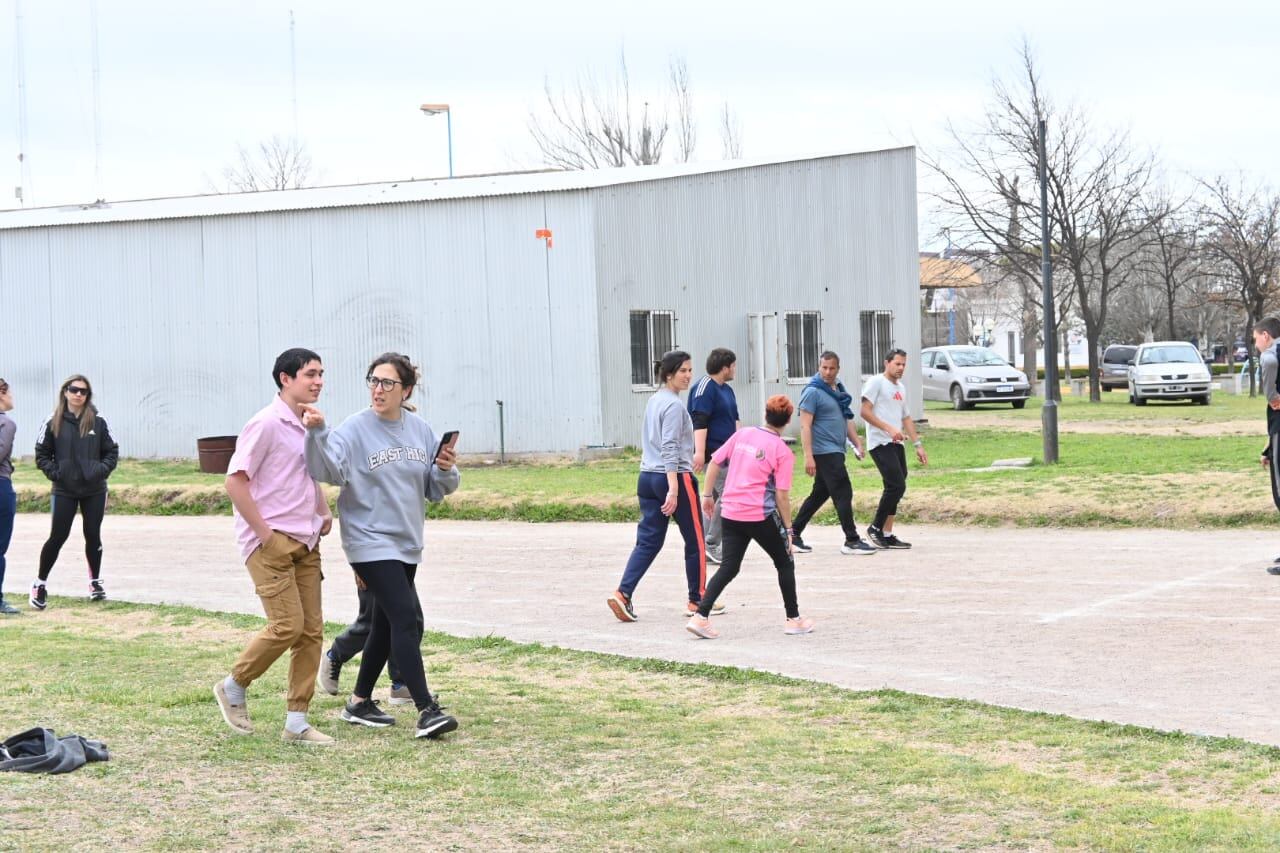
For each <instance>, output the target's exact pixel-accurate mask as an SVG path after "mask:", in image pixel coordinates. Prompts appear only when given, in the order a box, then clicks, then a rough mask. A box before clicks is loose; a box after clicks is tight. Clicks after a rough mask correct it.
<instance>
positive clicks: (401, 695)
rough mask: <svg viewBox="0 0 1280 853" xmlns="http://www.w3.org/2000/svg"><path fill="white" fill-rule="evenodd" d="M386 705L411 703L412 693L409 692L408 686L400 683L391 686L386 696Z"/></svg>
mask: <svg viewBox="0 0 1280 853" xmlns="http://www.w3.org/2000/svg"><path fill="white" fill-rule="evenodd" d="M387 704H388V705H412V704H413V694H412V693H410V692H409V688H408V687H405V686H404V685H403V684H401V685H400V686H399V687H392V688H391V692H390V694H389V695H388V697H387Z"/></svg>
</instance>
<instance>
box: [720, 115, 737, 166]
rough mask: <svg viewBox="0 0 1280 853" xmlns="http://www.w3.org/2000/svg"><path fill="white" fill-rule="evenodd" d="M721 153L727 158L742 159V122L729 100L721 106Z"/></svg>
mask: <svg viewBox="0 0 1280 853" xmlns="http://www.w3.org/2000/svg"><path fill="white" fill-rule="evenodd" d="M720 153H721V156H722V157H723V158H724V159H725V160H741V159H742V122H740V121H739V120H738V114H737V113H736V112H734V110H732V109H730V107H729V102H728V101H726V102H725V103H724V104H723V106H721V108H720Z"/></svg>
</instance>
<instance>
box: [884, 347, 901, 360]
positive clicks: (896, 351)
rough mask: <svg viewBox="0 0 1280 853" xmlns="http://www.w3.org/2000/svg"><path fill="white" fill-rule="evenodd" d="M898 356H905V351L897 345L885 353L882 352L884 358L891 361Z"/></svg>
mask: <svg viewBox="0 0 1280 853" xmlns="http://www.w3.org/2000/svg"><path fill="white" fill-rule="evenodd" d="M898 356H902V357H903V358H906V357H907V351H906V350H904V349H898V348H897V347H894V348H893V349H891V350H889V351H888V352H887V353H885V354H884V360H885V361H893V360H894V359H895V358H897V357H898Z"/></svg>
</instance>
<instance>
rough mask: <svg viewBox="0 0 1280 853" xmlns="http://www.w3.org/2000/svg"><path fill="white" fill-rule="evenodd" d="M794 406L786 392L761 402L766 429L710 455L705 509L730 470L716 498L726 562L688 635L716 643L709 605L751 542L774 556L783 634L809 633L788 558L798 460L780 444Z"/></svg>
mask: <svg viewBox="0 0 1280 853" xmlns="http://www.w3.org/2000/svg"><path fill="white" fill-rule="evenodd" d="M794 411H795V406H794V405H792V403H791V400H790V399H788V398H787V396H786V395H785V394H778V395H776V396H773V397H770V398H769V399H768V400H767V401H766V402H765V412H764V419H765V424H766V426H763V427H747V428H746V429H740V430H738V431H737V432H735V433H734V434H733V435H732V436H731V437H730V438H729V440H728V441H726V442H725V443H724V444H723V445H721V447H720V449H719V450H717V451H716V452H715V454H714V455H713V456H712V457H711V464H710V465H709V466H708V467H707V476H706V480H705V481H704V483H705V485H704V486H703V488H702V501H703V508H704V509H705V510H707V511H708V512H710V510H711V509H712V508H714V506H713V505H714V503H715V495H714V494H713V492H712V489H713V487H714V483H715V481H716V473H717V470H718V469H719V468H721V467H723V466H725V465H727V466H729V475H728V477H726V479H725V483H724V491H723V493H721V495H720V511H721V514H722V521H723V539H722V540H721V541H722V542H723V550H722V552H721V556H722V557H723V558H724V559H723V562H721V563H720V568H719V570H717V571H716V573H715V576H714V577H712V578H711V580H710V581H708V582H707V589H706V592H705V593H703V595H702V601H701V602H700V603H699V605H698V610H697V612H696V613H694V614H692V615H691V616H690V617H689V624H688V625H686V626H685V627H686V628H687V629H688V631H689V633H691V634H693V635H694V636H697V637H702V638H703V639H705V640H714V639H715V638H716V637H718V636H720V632H719V631H717V630H716V629H715V628H713V627H711V619H710V616H711V605H712V602H714V601H716V599H718V598H719V597H720V593H722V592H724V588H725V587H726V586H728V584H729V582H730V581H731V580H733V579H734V578H735V577H737V576H738V570H739V568H740V567H741V566H742V558H743V556H744V555H745V554H746V553H747V546H748V545H749V544H751V542H752V541H755V542H756V543H757V544H758V545H759V546H760V547H761V548H763V549H764V550H765V553H767V554H768V555H769V556H770V557H772V558H773V565H774V567H775V568H776V569H777V570H778V588H779V589H780V590H781V591H782V605H783V608H784V609H785V610H786V621H785V622H784V623H783V628H782V630H783V633H786V634H808V633H809V632H810V631H812V630H813V620H812V619H806V618H804V617H802V616H801V615H800V605H799V604H798V603H797V602H796V569H795V561H794V560H793V559H792V556H791V529H790V528H791V474H792V470H793V469H794V468H795V464H796V457H795V454H794V453H792V452H791V448H790V447H788V446H787V445H786V442H784V441H783V440H782V436H781V433H782V430H783V428H784V427H786V425H787V424H788V423H790V422H791V414H792V413H793V412H794Z"/></svg>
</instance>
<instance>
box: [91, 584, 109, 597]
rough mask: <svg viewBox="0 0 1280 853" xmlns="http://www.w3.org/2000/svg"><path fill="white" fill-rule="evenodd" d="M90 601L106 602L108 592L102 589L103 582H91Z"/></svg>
mask: <svg viewBox="0 0 1280 853" xmlns="http://www.w3.org/2000/svg"><path fill="white" fill-rule="evenodd" d="M89 600H90V601H106V600H107V591H106V590H105V589H103V588H102V581H89Z"/></svg>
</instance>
